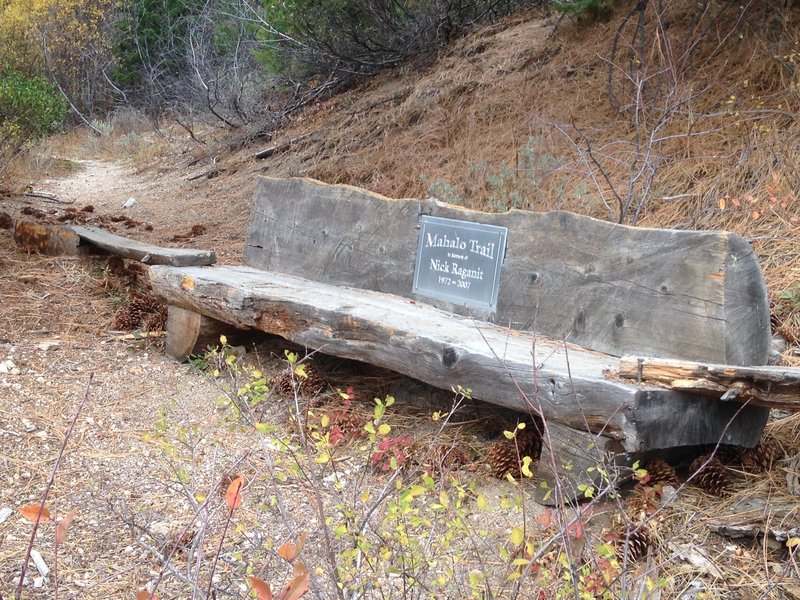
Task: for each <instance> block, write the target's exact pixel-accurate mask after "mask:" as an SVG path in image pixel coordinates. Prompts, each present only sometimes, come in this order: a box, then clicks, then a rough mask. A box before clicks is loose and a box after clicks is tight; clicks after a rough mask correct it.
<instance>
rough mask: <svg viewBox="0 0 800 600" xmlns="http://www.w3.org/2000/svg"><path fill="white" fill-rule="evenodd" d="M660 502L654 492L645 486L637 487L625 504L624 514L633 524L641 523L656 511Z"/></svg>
mask: <svg viewBox="0 0 800 600" xmlns="http://www.w3.org/2000/svg"><path fill="white" fill-rule="evenodd" d="M659 506H660V502H659V500H658V498H657V493H656V491H655V490H654V489H653V488H651V487H647V486H641V485H637V486H636V487H635V488H634V492H633V494H632V495H631V496H630V498H628V501H627V502H626V503H625V513H626V514H627V515H628V519H629V520H630V521H631V522H633V523H641V522H642V521H644V520H645V519H646V518H647V517H649V516H650V515H652V514H653V513H654V512H655V511H656V510H658V508H659Z"/></svg>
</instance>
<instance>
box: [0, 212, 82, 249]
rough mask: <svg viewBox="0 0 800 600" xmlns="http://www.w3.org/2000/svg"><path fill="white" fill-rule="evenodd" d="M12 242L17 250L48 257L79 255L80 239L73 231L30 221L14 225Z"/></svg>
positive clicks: (18, 221) (20, 221) (19, 221)
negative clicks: (20, 249)
mask: <svg viewBox="0 0 800 600" xmlns="http://www.w3.org/2000/svg"><path fill="white" fill-rule="evenodd" d="M14 242H15V243H16V244H17V246H18V247H19V248H22V249H23V250H29V251H31V252H39V253H40V254H47V255H49V256H72V255H75V254H79V253H80V250H79V249H78V246H79V245H80V238H79V237H78V235H77V234H76V233H75V232H74V231H70V230H69V229H65V228H64V227H57V226H54V225H44V224H42V223H34V222H32V221H23V220H17V221H16V222H15V223H14Z"/></svg>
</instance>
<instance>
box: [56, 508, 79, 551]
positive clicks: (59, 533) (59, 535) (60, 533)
mask: <svg viewBox="0 0 800 600" xmlns="http://www.w3.org/2000/svg"><path fill="white" fill-rule="evenodd" d="M74 516H75V509H74V508H73V509H72V510H71V511H69V512H68V513H67V514H66V516H65V517H64V518H63V519H61V520H60V521H59V522H58V525H56V544H59V545H60V544H63V543H64V540H65V539H67V531H68V530H69V526H70V525H71V524H72V519H73V517H74Z"/></svg>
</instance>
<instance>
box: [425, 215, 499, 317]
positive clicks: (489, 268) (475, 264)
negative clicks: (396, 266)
mask: <svg viewBox="0 0 800 600" xmlns="http://www.w3.org/2000/svg"><path fill="white" fill-rule="evenodd" d="M507 232H508V230H507V229H506V228H505V227H498V226H496V225H485V224H482V223H472V222H470V221H456V220H454V219H444V218H441V217H429V216H424V217H421V218H420V232H419V242H418V244H417V262H416V265H415V269H414V287H413V290H412V291H413V292H414V293H415V294H421V295H423V296H429V297H430V298H438V299H439V300H447V301H449V302H453V303H456V304H463V305H464V306H472V307H475V308H484V309H487V308H488V309H489V310H492V311H494V310H495V309H496V308H497V295H498V292H499V289H500V270H501V269H502V267H503V258H504V257H505V252H506V235H507Z"/></svg>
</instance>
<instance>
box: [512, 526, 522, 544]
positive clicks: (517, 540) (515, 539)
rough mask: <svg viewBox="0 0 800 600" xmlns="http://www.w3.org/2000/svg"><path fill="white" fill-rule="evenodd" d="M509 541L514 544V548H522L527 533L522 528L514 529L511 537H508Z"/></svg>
mask: <svg viewBox="0 0 800 600" xmlns="http://www.w3.org/2000/svg"><path fill="white" fill-rule="evenodd" d="M508 539H509V541H510V542H511V543H512V544H514V546H520V545H522V542H523V540H524V539H525V531H523V529H522V527H514V529H512V530H511V535H509V536H508Z"/></svg>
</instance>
